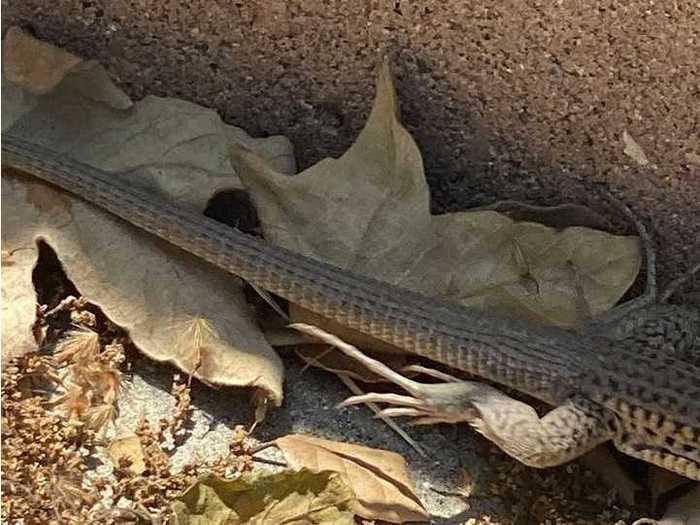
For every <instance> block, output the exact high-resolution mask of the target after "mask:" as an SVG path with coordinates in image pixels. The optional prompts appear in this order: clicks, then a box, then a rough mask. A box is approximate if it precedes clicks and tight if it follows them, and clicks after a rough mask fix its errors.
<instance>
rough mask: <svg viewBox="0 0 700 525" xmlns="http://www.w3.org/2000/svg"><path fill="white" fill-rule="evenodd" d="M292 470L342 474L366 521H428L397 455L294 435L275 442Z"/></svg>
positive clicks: (404, 465) (427, 516) (359, 511)
mask: <svg viewBox="0 0 700 525" xmlns="http://www.w3.org/2000/svg"><path fill="white" fill-rule="evenodd" d="M275 444H276V445H277V446H278V447H279V448H280V449H281V450H282V451H283V452H284V455H285V458H286V459H287V462H288V464H289V466H290V467H292V468H295V469H298V468H308V469H310V470H312V471H313V472H321V471H325V470H332V471H335V472H339V473H340V474H341V476H342V477H343V479H344V480H345V482H346V483H347V484H348V485H349V486H350V487H352V489H353V490H354V491H355V494H356V495H357V504H356V506H355V508H354V510H355V512H356V513H357V514H358V515H360V516H362V517H363V518H366V519H370V520H373V519H376V520H384V521H389V522H391V523H403V522H405V521H427V520H428V519H429V515H428V513H427V512H426V510H425V508H424V507H423V505H422V503H421V502H420V500H419V499H418V496H416V494H415V488H414V486H413V482H412V481H411V479H410V476H409V473H408V469H407V467H406V462H405V461H404V459H403V458H402V457H401V456H400V455H398V454H396V453H394V452H389V451H386V450H379V449H374V448H369V447H363V446H360V445H351V444H349V443H340V442H337V441H328V440H325V439H319V438H314V437H310V436H302V435H296V434H290V435H288V436H284V437H281V438H278V439H276V440H275Z"/></svg>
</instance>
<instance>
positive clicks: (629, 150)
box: [622, 130, 649, 166]
mask: <svg viewBox="0 0 700 525" xmlns="http://www.w3.org/2000/svg"><path fill="white" fill-rule="evenodd" d="M622 144H623V145H624V147H625V149H624V153H625V155H627V156H628V157H629V158H631V159H632V160H633V161H635V162H636V163H637V164H639V165H640V166H646V165H647V164H649V159H648V158H647V156H646V154H645V153H644V150H643V149H642V147H641V146H640V145H639V144H637V142H636V141H635V140H634V139H633V138H632V135H630V134H629V133H627V130H625V131H623V132H622Z"/></svg>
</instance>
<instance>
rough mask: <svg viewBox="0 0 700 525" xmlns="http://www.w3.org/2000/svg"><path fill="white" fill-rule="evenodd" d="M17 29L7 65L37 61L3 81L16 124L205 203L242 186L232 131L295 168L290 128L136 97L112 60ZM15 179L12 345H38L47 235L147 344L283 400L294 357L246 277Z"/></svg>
mask: <svg viewBox="0 0 700 525" xmlns="http://www.w3.org/2000/svg"><path fill="white" fill-rule="evenodd" d="M8 38H13V39H14V40H13V45H12V46H10V48H9V49H10V50H13V52H6V53H5V55H4V61H3V68H4V70H12V71H25V70H26V71H31V72H32V74H31V75H29V74H27V75H15V77H13V78H14V79H15V80H17V81H18V83H13V82H11V81H9V80H8V79H7V78H6V79H5V80H4V82H3V100H2V103H3V131H4V132H6V133H10V134H13V135H17V136H21V137H27V138H29V140H31V141H35V142H39V143H41V144H42V145H45V146H47V147H49V148H51V149H52V150H54V151H57V152H59V153H65V154H66V155H68V156H70V157H74V158H76V159H77V160H80V161H83V162H86V163H88V164H91V165H94V166H96V167H98V168H102V169H104V170H107V171H110V172H112V173H113V174H114V177H115V178H120V179H121V180H122V182H123V184H124V185H127V186H128V185H134V186H139V187H142V188H148V189H149V191H152V192H153V193H154V194H158V195H160V196H162V197H164V198H166V199H170V200H172V201H175V202H177V204H178V205H179V206H182V207H186V208H189V209H191V210H196V211H199V212H201V211H202V210H204V208H205V206H206V203H207V201H208V199H209V198H210V197H211V196H212V195H214V194H215V193H216V192H218V191H221V190H224V189H232V188H240V183H239V182H238V179H237V178H236V176H235V174H234V172H233V170H232V168H231V166H230V163H229V160H228V156H227V148H228V146H229V145H230V144H231V143H234V142H238V143H242V144H245V145H246V147H249V148H252V149H254V150H256V151H257V152H258V153H259V154H261V155H263V156H264V157H266V158H267V159H268V161H269V162H271V163H273V164H275V165H276V166H277V167H278V169H280V170H281V171H283V172H284V171H286V172H293V171H294V160H293V157H292V154H291V146H290V144H289V141H288V140H286V139H285V138H284V137H271V138H269V139H253V138H251V137H249V136H248V135H247V134H245V132H243V131H242V130H241V129H239V128H234V127H232V126H227V125H225V124H224V123H223V122H222V121H221V118H220V117H219V116H218V115H217V114H216V113H215V112H213V111H212V110H210V109H207V108H204V107H201V106H198V105H196V104H192V103H189V102H185V101H182V100H177V99H164V98H158V97H146V98H144V99H143V100H140V101H138V102H136V103H132V102H131V101H130V100H128V97H127V96H126V95H125V94H124V93H123V92H121V91H120V90H119V89H118V88H117V87H116V86H115V85H114V84H113V83H112V82H111V81H110V80H109V79H108V77H107V75H106V73H105V71H104V69H103V68H102V67H101V66H99V65H97V64H95V63H89V62H80V63H79V64H78V65H76V66H75V67H74V68H72V69H70V68H69V66H66V65H65V61H63V62H62V61H61V60H57V59H56V58H55V56H56V55H57V54H58V55H60V53H61V52H59V51H58V50H56V49H55V48H53V47H52V46H48V45H46V44H42V43H37V42H36V41H35V40H33V39H32V38H31V37H28V36H26V35H25V36H22V35H21V33H18V32H17V31H16V30H13V31H11V32H9V36H8ZM57 62H58V65H57ZM71 63H72V62H71ZM59 65H62V66H61V67H62V68H63V69H61V72H60V75H57V78H58V80H57V83H55V86H53V89H49V90H48V91H46V92H45V93H43V94H42V96H40V97H36V99H35V101H34V104H33V105H31V106H26V105H25V104H24V101H25V100H26V96H27V94H28V93H30V92H35V91H36V86H34V82H37V80H36V79H37V78H45V77H51V74H52V71H53V68H56V67H59ZM42 68H45V69H46V70H47V71H46V72H45V73H44V74H41V72H40V70H41V69H42ZM52 78H53V77H52ZM44 85H47V84H45V83H44V84H42V86H44ZM125 99H126V100H127V101H128V105H129V106H131V107H130V108H128V110H125V106H126V104H125ZM2 184H3V187H2V191H3V207H2V224H3V228H2V236H3V238H2V241H3V248H4V249H5V250H8V251H11V253H12V258H11V263H12V264H11V265H9V266H8V265H6V264H5V263H6V262H7V261H5V259H6V258H4V261H3V264H4V267H3V270H5V271H3V299H4V300H3V314H4V315H5V316H6V317H5V320H4V322H5V325H4V328H5V330H3V345H4V346H12V347H14V348H17V347H21V348H28V347H30V346H31V343H32V339H31V338H30V335H31V333H30V331H29V327H30V326H31V323H32V322H33V320H34V308H33V307H34V302H35V300H36V298H35V294H34V289H33V287H32V280H31V271H32V268H33V266H34V264H35V262H36V250H35V239H37V238H38V237H41V238H43V239H44V240H45V241H46V242H47V243H48V244H49V245H50V246H51V247H52V248H53V249H54V250H55V251H56V253H57V255H58V257H59V259H60V261H61V263H62V265H63V267H64V269H65V271H66V274H67V275H68V277H69V279H71V281H72V282H73V283H74V284H75V286H76V287H77V288H78V289H79V290H80V292H81V294H82V295H84V296H86V297H87V298H89V299H90V301H92V302H93V303H95V304H98V305H99V306H100V307H101V308H102V310H103V311H104V312H105V313H106V314H107V315H108V316H109V317H110V319H111V320H112V321H114V322H115V323H116V324H118V325H120V326H123V327H125V328H126V329H128V330H129V333H130V335H131V337H132V339H133V341H134V343H135V344H136V345H137V346H138V347H139V348H140V349H141V350H142V351H143V352H144V353H146V354H147V355H149V356H150V357H152V358H154V359H157V360H160V361H171V362H173V363H175V364H176V365H177V366H179V367H180V368H182V369H183V370H184V371H185V372H187V373H191V372H193V371H194V372H195V375H196V376H197V377H198V378H200V379H202V380H204V381H206V382H209V383H214V384H223V385H232V386H248V387H255V388H258V389H260V390H261V391H263V392H265V396H266V397H267V398H269V399H270V400H271V402H272V403H273V404H275V405H278V404H279V403H280V402H281V399H282V378H283V368H282V364H281V361H280V360H279V358H278V356H277V355H276V354H275V353H274V351H273V350H272V348H271V347H270V346H269V344H268V343H267V342H266V341H265V339H264V337H263V336H262V334H261V333H260V331H259V329H258V327H257V325H256V322H255V320H254V318H253V315H252V313H251V312H250V311H249V308H248V306H247V303H246V301H245V299H244V297H243V295H242V293H241V284H240V282H239V281H238V280H236V279H235V278H232V277H231V276H230V275H228V274H226V273H224V272H221V271H218V270H216V269H215V268H213V267H212V266H211V265H209V264H206V263H203V262H202V261H200V260H198V259H197V258H195V257H192V256H190V255H188V254H186V253H184V252H182V251H180V250H177V249H174V248H173V247H171V246H170V245H168V244H166V243H164V242H161V241H158V240H156V239H154V238H152V237H150V236H148V235H146V234H144V233H143V232H141V231H139V230H138V229H136V228H132V227H130V226H128V225H126V224H125V223H123V222H122V221H120V220H117V219H115V218H113V217H112V216H110V215H108V214H106V213H104V212H101V211H99V210H97V209H96V208H95V207H93V206H91V205H88V204H86V203H84V202H83V201H81V200H78V199H74V198H72V197H70V196H69V195H68V194H66V193H63V192H60V191H58V190H55V189H53V188H51V187H49V186H47V185H44V184H42V183H40V182H38V181H37V180H35V179H33V178H30V177H9V176H3V180H2ZM193 323H194V324H195V325H197V324H198V323H199V324H201V323H206V325H207V326H208V327H209V328H210V330H209V331H208V332H207V334H206V337H205V336H204V335H202V334H203V332H202V333H200V335H202V337H199V338H197V337H194V336H195V335H196V334H195V333H194V332H192V330H191V326H192V324H193ZM194 364H197V365H198V366H197V367H195V366H194ZM195 368H196V370H195Z"/></svg>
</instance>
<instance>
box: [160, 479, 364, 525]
mask: <svg viewBox="0 0 700 525" xmlns="http://www.w3.org/2000/svg"><path fill="white" fill-rule="evenodd" d="M353 501H354V495H353V493H352V490H351V489H350V488H349V487H348V486H347V485H346V484H345V483H344V482H343V480H342V477H341V476H340V475H338V474H337V473H335V472H319V473H312V472H310V471H308V470H301V471H298V472H281V473H279V474H263V475H260V474H258V475H245V476H242V477H240V478H238V479H235V480H225V479H219V478H216V477H213V476H210V477H206V478H204V479H202V480H200V481H198V482H197V483H195V484H194V485H193V486H192V487H190V488H189V489H187V491H185V493H184V494H183V495H182V496H180V497H179V498H177V500H176V501H175V502H174V503H173V504H172V507H173V510H174V512H175V515H176V523H177V524H178V525H229V524H233V523H236V524H241V525H267V524H273V523H275V524H276V523H290V524H292V523H293V524H295V525H297V524H298V525H307V524H308V525H312V524H315V525H335V524H338V525H353V524H354V523H355V520H354V517H353V513H352V512H351V508H350V507H351V504H352V502H353Z"/></svg>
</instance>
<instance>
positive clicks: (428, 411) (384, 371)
mask: <svg viewBox="0 0 700 525" xmlns="http://www.w3.org/2000/svg"><path fill="white" fill-rule="evenodd" d="M291 327H292V328H295V329H296V330H299V331H301V332H304V333H306V334H308V335H311V336H314V337H317V338H318V339H321V340H322V341H324V342H326V343H328V344H330V345H332V346H334V347H336V348H338V349H339V350H341V351H342V352H343V353H345V354H346V355H348V356H349V357H352V358H354V359H356V360H357V361H359V362H361V363H362V364H364V365H365V366H366V367H367V368H368V369H369V370H371V371H372V372H374V373H375V374H378V375H379V376H381V377H383V378H385V379H387V380H389V381H391V382H392V383H395V384H397V385H399V386H400V387H401V388H403V389H404V390H405V391H406V392H408V393H409V394H410V395H399V394H391V393H385V394H379V393H369V394H363V395H358V396H352V397H350V398H348V399H346V400H345V401H343V402H342V403H340V404H339V405H338V408H340V407H346V406H350V405H357V404H362V403H386V404H388V405H392V406H391V407H389V408H385V409H383V410H382V411H381V412H380V415H383V416H387V417H401V416H408V417H415V418H418V419H417V420H416V421H414V424H416V425H429V424H434V423H457V422H460V421H467V422H469V423H472V424H475V423H477V421H478V420H479V418H480V412H479V410H477V409H476V407H475V406H474V403H475V402H479V401H484V400H485V399H487V398H489V397H491V396H494V395H497V396H502V394H501V393H500V392H499V391H498V390H496V389H495V388H493V387H491V386H488V385H485V384H482V383H477V382H473V381H461V380H458V379H456V378H454V377H452V376H450V375H448V374H444V373H442V372H437V371H431V370H429V369H423V368H421V371H423V372H428V373H429V374H430V375H433V376H435V377H439V378H440V379H444V380H445V381H446V382H444V383H435V384H427V383H419V382H417V381H413V380H411V379H408V378H407V377H405V376H403V375H401V374H400V373H398V372H396V371H395V370H393V369H391V368H389V367H388V366H386V365H385V364H384V363H381V362H380V361H377V360H376V359H372V358H371V357H369V356H367V355H365V354H363V353H362V352H361V351H360V350H358V349H357V348H355V347H354V346H352V345H350V344H348V343H346V342H344V341H343V340H341V339H340V338H338V337H336V336H334V335H332V334H329V333H327V332H325V331H323V330H321V329H320V328H317V327H315V326H311V325H307V324H302V323H298V324H293V325H291Z"/></svg>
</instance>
